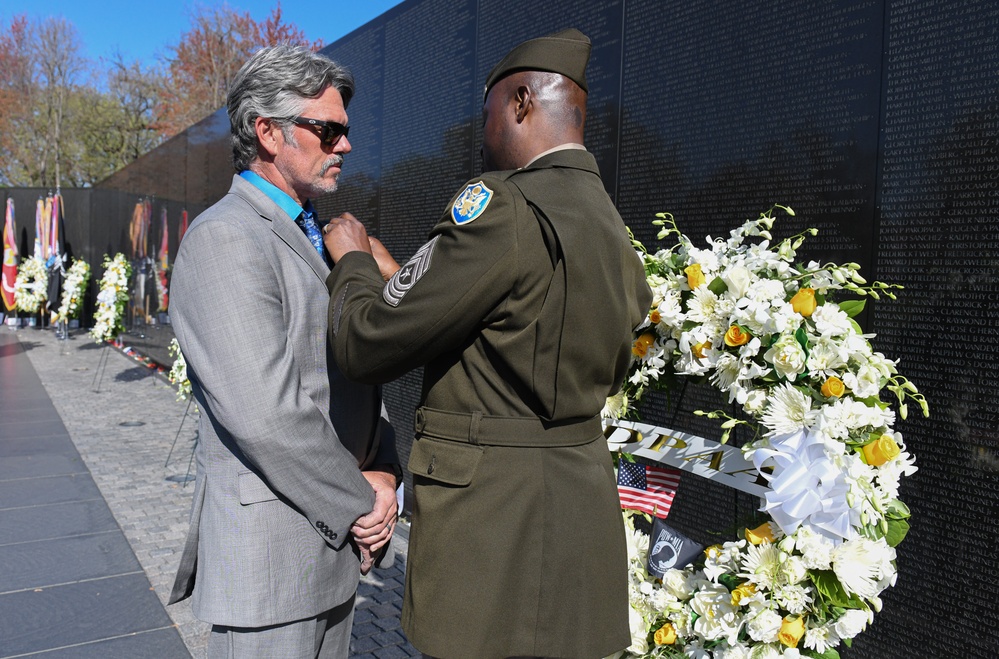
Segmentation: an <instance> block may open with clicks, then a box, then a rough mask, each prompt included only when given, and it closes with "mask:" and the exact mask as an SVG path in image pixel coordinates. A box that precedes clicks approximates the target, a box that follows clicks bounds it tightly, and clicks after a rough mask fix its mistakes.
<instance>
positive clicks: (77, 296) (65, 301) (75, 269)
mask: <svg viewBox="0 0 999 659" xmlns="http://www.w3.org/2000/svg"><path fill="white" fill-rule="evenodd" d="M89 281H90V264H89V263H87V262H86V261H84V260H83V259H73V265H71V266H70V267H69V270H68V271H67V272H66V280H65V281H64V282H63V285H62V300H61V302H60V305H59V310H58V311H57V312H56V314H57V316H58V319H59V320H69V319H71V318H79V317H80V311H81V309H82V306H81V304H82V302H83V296H84V294H85V293H86V290H87V282H89Z"/></svg>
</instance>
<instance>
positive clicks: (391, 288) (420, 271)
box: [382, 236, 440, 307]
mask: <svg viewBox="0 0 999 659" xmlns="http://www.w3.org/2000/svg"><path fill="white" fill-rule="evenodd" d="M439 238H440V236H435V237H434V238H433V239H432V240H431V241H430V242H428V243H427V244H425V245H424V246H423V247H421V248H420V249H418V250H417V251H416V254H413V258H411V259H409V260H408V261H406V265H404V266H402V267H401V268H399V270H398V271H397V272H396V273H395V274H394V275H392V278H391V279H389V280H388V283H387V284H385V288H383V289H382V299H383V300H385V302H387V303H388V304H391V305H392V306H393V307H397V306H399V303H400V302H402V298H403V296H405V295H406V293H408V292H409V289H411V288H412V287H413V285H414V284H415V283H416V282H418V281H419V280H420V277H422V276H423V275H424V274H426V272H427V270H429V269H430V257H431V256H433V253H434V245H436V244H437V240H438V239H439Z"/></svg>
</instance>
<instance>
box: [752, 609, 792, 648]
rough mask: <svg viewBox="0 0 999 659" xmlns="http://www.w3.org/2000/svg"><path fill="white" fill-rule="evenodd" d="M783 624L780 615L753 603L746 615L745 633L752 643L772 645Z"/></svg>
mask: <svg viewBox="0 0 999 659" xmlns="http://www.w3.org/2000/svg"><path fill="white" fill-rule="evenodd" d="M783 622H784V619H783V618H781V617H780V615H778V614H777V613H775V612H774V611H772V610H770V609H768V608H766V607H765V606H763V605H761V604H757V603H755V602H754V603H752V604H751V605H750V612H749V613H747V614H746V631H747V632H748V633H749V636H750V637H751V638H752V639H753V640H754V641H762V642H764V643H773V642H775V641H776V640H777V634H779V633H780V626H781V624H782V623H783Z"/></svg>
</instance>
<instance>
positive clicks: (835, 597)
mask: <svg viewBox="0 0 999 659" xmlns="http://www.w3.org/2000/svg"><path fill="white" fill-rule="evenodd" d="M808 576H809V577H811V579H812V583H813V584H814V585H815V590H816V591H817V592H818V594H819V595H820V596H821V597H822V599H824V600H826V602H827V603H828V604H830V605H832V606H838V607H841V608H844V609H862V608H864V603H863V602H861V601H860V599H859V598H858V597H857V596H856V595H847V593H846V590H844V589H843V584H841V583H840V582H839V579H837V578H836V574H835V573H834V572H833V571H832V570H809V571H808Z"/></svg>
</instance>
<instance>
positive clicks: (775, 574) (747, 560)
mask: <svg viewBox="0 0 999 659" xmlns="http://www.w3.org/2000/svg"><path fill="white" fill-rule="evenodd" d="M742 570H743V571H742V572H740V573H739V576H740V577H743V578H745V579H748V580H749V581H752V582H753V583H754V584H756V585H757V586H759V587H760V588H764V589H766V590H773V589H774V588H775V587H776V586H778V585H780V584H781V583H782V566H781V551H780V549H778V548H777V545H775V544H772V543H769V542H764V543H763V544H760V545H749V546H748V547H746V554H745V556H743V558H742ZM757 640H759V639H757Z"/></svg>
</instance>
